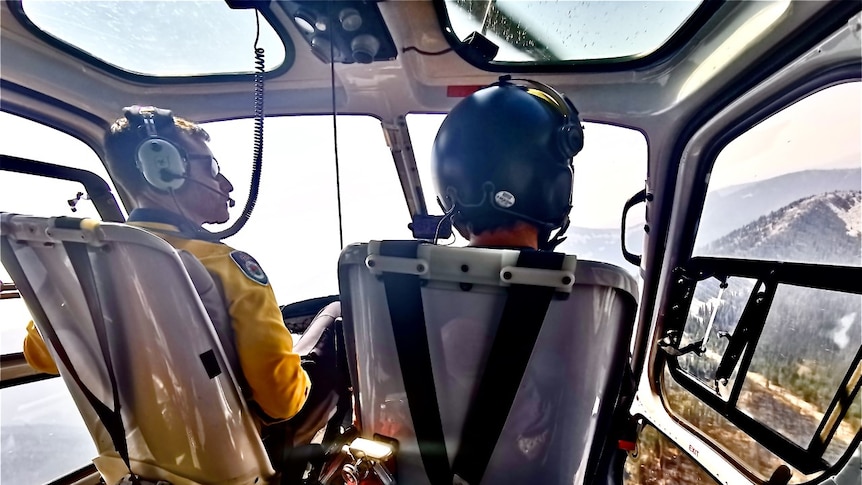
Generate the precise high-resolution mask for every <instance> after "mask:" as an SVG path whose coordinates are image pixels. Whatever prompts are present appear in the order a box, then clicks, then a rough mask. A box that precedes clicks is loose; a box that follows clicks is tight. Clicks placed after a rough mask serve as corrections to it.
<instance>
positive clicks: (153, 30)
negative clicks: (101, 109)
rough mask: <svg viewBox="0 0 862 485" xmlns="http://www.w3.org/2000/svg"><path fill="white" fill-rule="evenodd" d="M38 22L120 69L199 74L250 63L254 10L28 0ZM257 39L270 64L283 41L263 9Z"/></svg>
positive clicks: (198, 3) (195, 1)
mask: <svg viewBox="0 0 862 485" xmlns="http://www.w3.org/2000/svg"><path fill="white" fill-rule="evenodd" d="M22 7H23V10H24V13H25V14H26V15H27V17H28V18H29V19H30V21H31V22H33V24H34V25H35V26H36V27H37V28H39V29H40V30H42V31H44V32H46V33H47V34H49V35H51V36H52V37H54V38H56V39H58V40H60V41H62V42H64V43H66V44H68V45H70V46H72V47H74V48H76V49H80V50H81V51H83V52H84V53H86V54H87V55H90V56H92V57H94V58H96V59H98V60H101V61H104V62H106V63H108V64H110V65H112V66H114V67H117V68H120V69H122V70H124V71H129V72H132V73H137V74H146V75H151V76H203V75H210V74H231V73H249V72H252V71H253V70H254V60H255V59H254V56H253V53H254V52H253V50H252V46H253V45H254V41H255V34H256V27H255V22H256V21H255V11H254V10H252V9H247V10H233V9H231V8H229V7H228V6H227V4H226V3H225V2H214V1H207V0H184V1H181V2H169V1H154V2H153V1H124V2H116V1H113V2H104V1H91V0H63V1H59V0H26V1H24V2H23V3H22ZM259 46H260V47H263V48H264V49H265V52H266V65H267V69H268V70H272V69H273V68H277V67H278V66H280V65H282V63H284V61H285V58H286V50H285V45H284V43H283V42H282V40H281V39H280V38H279V36H278V34H276V32H275V30H273V28H272V27H271V26H270V25H269V23H268V22H267V21H266V20H265V19H264V18H263V17H261V22H260V40H259Z"/></svg>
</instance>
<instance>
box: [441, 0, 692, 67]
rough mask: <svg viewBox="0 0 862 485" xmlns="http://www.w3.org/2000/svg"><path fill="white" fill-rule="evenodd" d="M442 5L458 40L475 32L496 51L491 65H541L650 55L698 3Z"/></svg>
mask: <svg viewBox="0 0 862 485" xmlns="http://www.w3.org/2000/svg"><path fill="white" fill-rule="evenodd" d="M445 5H446V13H447V14H448V15H449V19H448V20H449V22H450V23H451V25H452V29H453V30H454V32H455V35H456V36H457V37H458V39H459V40H464V39H465V38H466V37H467V36H468V35H470V34H471V33H472V32H479V33H481V34H483V35H485V36H486V37H488V38H489V39H490V40H491V41H492V42H494V43H495V44H496V45H497V46H499V47H500V51H499V53H498V54H497V55H496V57H494V58H493V60H494V61H496V62H530V63H541V62H549V61H567V62H568V61H595V60H602V59H615V58H629V57H642V56H644V55H648V54H650V53H652V52H654V51H655V50H657V49H658V48H659V47H661V46H662V45H663V44H664V43H665V42H667V40H668V39H669V38H670V37H671V36H672V35H673V34H674V33H675V32H676V31H677V30H678V29H679V28H680V26H682V24H683V23H685V21H686V20H688V18H689V17H690V16H691V15H692V13H694V11H695V10H696V9H697V7H698V6H700V2H699V1H675V2H670V1H657V2H656V1H652V2H639V1H611V2H606V1H586V2H556V1H531V2H524V1H518V0H496V1H478V2H477V1H473V0H446V4H445Z"/></svg>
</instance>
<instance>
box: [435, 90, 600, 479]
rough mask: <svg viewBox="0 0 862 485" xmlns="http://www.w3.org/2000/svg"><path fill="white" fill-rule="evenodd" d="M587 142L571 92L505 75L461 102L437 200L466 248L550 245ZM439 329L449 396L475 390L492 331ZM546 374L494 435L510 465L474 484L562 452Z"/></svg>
mask: <svg viewBox="0 0 862 485" xmlns="http://www.w3.org/2000/svg"><path fill="white" fill-rule="evenodd" d="M583 143H584V135H583V128H582V127H581V121H580V119H579V117H578V111H577V109H576V108H575V106H574V105H573V104H572V102H571V101H570V100H569V99H568V98H567V97H565V96H564V95H563V94H561V93H559V92H558V91H556V90H555V89H553V88H552V87H550V86H547V85H545V84H542V83H538V82H535V81H530V80H523V79H511V78H509V77H508V76H504V77H502V78H501V79H500V81H499V82H497V83H494V84H492V85H490V86H487V87H485V88H483V89H480V90H479V91H477V92H475V93H474V94H472V95H470V96H468V97H467V98H465V99H464V100H462V101H461V102H460V103H458V104H457V105H456V106H455V107H454V108H453V109H452V110H451V111H450V113H449V115H448V116H447V117H446V119H445V120H444V121H443V124H442V125H441V126H440V130H439V131H438V132H437V137H436V138H435V140H434V144H433V147H432V152H431V170H432V174H433V176H434V184H435V188H436V190H437V194H438V202H439V203H440V205H441V206H442V208H443V210H444V211H445V213H446V214H447V216H448V217H451V218H452V223H453V225H454V226H455V228H456V229H457V230H458V232H460V233H461V235H462V236H464V238H466V239H467V240H468V241H469V245H470V246H477V247H486V248H505V249H520V250H522V251H524V250H525V251H532V250H553V249H554V248H555V247H556V246H557V245H558V244H559V243H560V242H562V240H563V238H562V235H563V233H565V231H566V229H567V228H568V225H569V212H570V211H571V209H572V184H573V175H574V171H573V159H574V157H575V155H577V154H578V152H580V150H581V148H582V147H583ZM555 231H556V232H555ZM552 234H553V237H552ZM441 337H442V340H443V346H442V347H443V349H445V350H444V356H445V357H444V358H445V361H446V363H445V365H444V366H442V367H443V368H445V369H446V371H447V372H448V373H450V379H449V380H448V382H450V383H452V384H450V385H451V386H452V387H453V388H451V389H448V394H449V395H461V396H466V395H471V392H472V387H471V386H472V385H471V383H472V382H477V379H478V378H479V377H480V376H481V369H480V367H481V363H480V361H479V358H480V356H479V355H477V353H476V352H475V350H474V349H473V348H472V344H471V342H475V341H476V340H478V339H487V338H489V336H488V335H487V333H486V328H485V327H484V326H483V325H482V323H481V322H477V321H472V320H470V319H469V318H455V319H453V320H451V321H449V322H447V323H446V324H444V325H443V327H442V329H441ZM477 372H478V374H477ZM548 375H556V373H554V372H545V371H542V369H536V368H532V369H528V371H527V373H526V374H525V375H524V378H523V380H522V381H521V388H520V390H519V391H518V398H517V399H516V400H515V402H514V403H513V405H512V409H511V411H510V412H509V418H508V419H509V421H511V422H512V424H511V425H509V426H507V427H506V428H505V430H504V432H503V434H502V435H501V436H500V437H499V439H498V441H497V443H498V444H497V448H496V449H497V451H496V452H495V453H496V454H495V457H496V458H495V459H496V460H499V461H500V462H501V463H505V464H506V465H505V466H497V467H489V468H488V470H487V473H486V474H485V476H484V479H481V480H480V478H476V477H472V478H474V479H475V481H476V482H477V483H478V482H479V481H481V482H482V483H529V482H532V481H534V480H533V477H535V476H537V475H536V473H537V471H538V470H540V469H541V467H542V466H543V463H545V462H546V461H548V459H549V457H550V456H551V455H552V454H553V453H557V452H560V450H555V449H554V447H553V445H552V442H553V441H554V433H555V431H556V430H555V423H556V422H557V420H558V417H557V416H555V415H554V410H555V409H557V408H558V406H556V405H555V404H553V402H554V401H555V400H556V399H558V398H559V396H560V393H559V389H560V385H561V383H559V382H549V381H551V380H552V379H549V378H547V377H546V376H548ZM447 405H452V406H454V404H452V403H442V406H447ZM464 457H470V458H466V459H467V460H471V461H476V459H475V457H472V456H471V455H466V454H465V455H464ZM459 458H460V456H459ZM457 460H458V459H456V462H457ZM458 465H459V464H458V463H456V464H455V466H458ZM475 465H476V463H468V464H467V467H468V468H469V467H472V466H475ZM478 476H479V477H481V473H480V475H478ZM471 483H472V482H471Z"/></svg>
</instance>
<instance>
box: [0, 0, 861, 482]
mask: <svg viewBox="0 0 862 485" xmlns="http://www.w3.org/2000/svg"><path fill="white" fill-rule="evenodd" d="M0 15H2V16H0V131H2V133H3V136H2V138H0V140H1V141H0V213H2V214H0V215H2V223H0V226H2V231H0V236H2V238H0V239H2V247H0V256H2V261H3V266H2V268H0V283H2V292H1V293H0V311H2V313H0V354H2V355H0V370H2V374H0V406H2V408H0V445H2V446H0V451H2V453H0V482H4V483H10V484H20V485H44V484H49V483H50V484H80V485H91V484H93V485H94V484H98V483H109V484H110V485H115V484H117V483H133V482H134V480H133V478H129V476H132V477H134V476H135V475H138V476H140V478H141V479H145V480H150V482H149V483H157V480H164V483H170V484H174V485H185V484H204V483H221V484H229V483H230V484H234V483H236V484H240V483H291V481H290V480H293V479H294V478H291V479H287V478H286V477H287V476H288V474H287V473H286V472H283V471H282V470H278V469H277V468H278V467H277V466H274V463H273V460H272V457H271V456H267V452H266V451H265V450H264V448H263V445H262V441H261V438H260V436H258V432H257V430H256V425H255V422H254V420H252V419H251V418H250V417H249V416H250V413H253V409H251V408H250V407H249V405H248V402H247V401H248V399H249V396H247V395H244V394H243V389H242V385H241V378H242V376H240V375H237V374H238V373H237V372H236V371H235V368H232V364H231V362H232V359H234V357H232V356H231V355H230V349H229V347H230V344H229V343H225V342H223V341H220V335H221V334H219V331H218V330H217V329H215V327H214V326H213V325H214V323H215V322H213V321H211V317H210V316H209V315H208V314H207V313H206V312H205V311H204V307H203V304H198V303H199V302H200V301H201V300H200V296H199V293H200V291H199V285H198V279H196V277H195V271H198V270H199V269H200V268H197V267H196V266H195V265H196V264H197V263H195V262H192V263H188V262H187V261H184V260H183V259H182V258H184V257H185V256H182V255H181V254H180V253H178V252H177V251H176V250H174V248H172V247H171V246H170V245H169V244H167V243H165V242H164V240H162V239H160V238H159V237H156V236H153V235H152V234H150V233H148V232H147V231H143V230H140V229H137V228H134V227H130V226H129V225H128V224H126V220H127V218H128V217H129V215H130V213H131V211H132V210H133V209H134V208H135V207H134V201H133V197H131V196H130V194H129V193H127V192H126V191H125V189H123V187H122V186H120V185H119V184H118V183H117V182H116V180H114V179H112V177H111V174H110V172H109V170H108V168H107V166H106V156H107V150H108V149H107V147H106V143H105V134H106V132H107V131H109V130H110V127H111V125H112V123H114V121H115V120H116V119H117V118H118V117H120V116H122V115H123V113H124V108H126V107H129V106H134V105H137V106H145V107H149V106H152V107H159V108H163V109H169V110H170V111H171V112H172V113H174V115H176V116H181V117H183V118H186V119H188V120H193V121H194V122H196V123H198V124H199V125H200V126H201V127H202V128H203V129H204V130H206V132H207V133H208V136H209V141H208V144H207V146H208V147H209V148H210V149H211V150H212V153H213V157H212V159H213V163H214V165H213V166H214V167H216V166H217V167H218V170H219V171H220V173H221V174H224V175H225V176H226V177H228V178H229V179H230V180H231V181H232V183H233V185H232V189H233V190H232V192H231V193H230V199H228V200H229V201H230V210H229V214H230V215H229V219H228V220H227V222H226V223H224V224H205V225H204V229H205V230H207V231H209V232H211V233H212V234H214V235H215V236H213V237H215V238H216V239H218V240H223V241H224V243H226V244H228V245H230V246H232V247H234V248H242V250H243V251H248V252H249V253H250V254H253V255H254V258H253V259H251V262H252V263H253V264H252V265H251V266H249V268H250V269H248V271H249V273H246V275H251V276H249V277H250V278H252V277H254V276H255V275H257V276H258V277H259V278H261V281H265V284H271V285H272V288H273V291H274V295H275V298H276V299H277V300H278V304H279V305H280V310H281V313H282V317H283V320H284V323H285V325H286V326H287V328H288V329H289V330H290V332H291V333H292V334H293V335H294V338H295V339H296V340H298V339H300V337H301V335H302V333H303V332H304V331H305V329H306V328H307V327H308V325H309V323H310V322H311V321H312V319H313V318H314V317H315V315H316V314H318V311H319V310H320V309H322V308H324V307H327V305H329V304H332V303H333V302H337V301H340V305H341V309H342V310H343V320H342V319H339V320H338V322H339V327H338V329H339V332H340V333H339V338H342V339H343V341H344V348H343V349H341V351H343V352H344V354H343V358H344V359H345V361H346V362H347V367H348V368H349V378H350V381H351V390H352V395H351V396H348V397H346V398H344V401H343V402H342V401H339V402H340V404H343V405H344V406H343V407H342V408H339V409H341V410H342V411H344V412H343V414H339V417H340V420H339V421H338V422H337V423H335V420H333V423H335V424H333V425H332V426H328V427H327V428H326V430H325V432H324V431H321V433H320V434H319V435H320V436H318V437H317V439H316V441H317V442H321V443H323V444H326V445H327V446H329V448H327V449H325V450H324V452H322V453H321V454H319V455H315V458H313V459H308V458H303V457H300V458H296V457H295V456H294V457H293V458H291V459H292V460H293V462H291V463H294V462H298V463H301V468H302V470H301V471H300V472H299V474H298V475H295V476H296V477H299V478H296V480H300V481H302V482H303V483H308V484H318V483H319V484H327V485H328V484H342V483H350V484H353V483H357V484H359V483H363V484H366V485H368V484H372V483H373V484H378V483H380V484H386V485H388V484H391V483H401V484H420V485H421V484H434V485H437V484H439V483H447V484H448V483H467V484H471V485H478V484H480V483H548V484H555V483H560V484H562V483H566V484H570V483H576V484H582V483H583V484H598V483H602V484H610V483H613V484H661V483H678V484H689V483H691V484H694V483H717V484H734V485H735V484H740V485H742V484H758V485H759V484H773V485H775V484H819V483H824V484H832V485H849V484H858V483H860V480H862V478H860V477H862V464H860V463H862V462H860V460H862V395H860V392H859V390H860V387H862V3H859V2H858V1H835V2H806V1H794V0H765V1H758V2H736V1H723V0H682V1H619V2H617V1H565V2H559V1H549V0H529V1H521V0H406V1H401V0H379V1H375V0H185V1H182V2H172V1H161V0H157V1H144V0H128V1H118V0H104V1H103V0H99V1H93V0H6V1H4V2H2V4H0ZM531 82H536V83H540V84H539V85H540V86H548V87H549V91H547V92H546V95H547V96H549V97H550V98H551V99H552V100H555V99H557V95H559V101H555V103H556V105H558V106H563V105H566V106H567V104H566V103H567V102H566V101H564V99H565V100H570V102H571V105H572V107H573V108H575V110H574V111H571V110H569V109H565V110H563V113H564V116H565V117H566V119H567V120H569V121H572V120H575V121H572V122H573V123H575V122H576V124H577V125H578V126H579V127H580V128H582V130H583V149H582V150H580V152H579V153H577V155H575V156H574V158H573V173H574V175H573V187H572V190H571V194H570V195H571V197H570V202H571V206H572V209H571V213H570V215H569V222H570V224H569V225H568V226H567V230H566V232H565V239H564V240H563V241H562V242H560V244H559V245H558V246H557V247H556V253H552V252H547V253H548V254H557V253H559V256H558V257H557V256H548V255H547V254H545V253H546V252H545V251H536V253H538V254H537V255H536V256H535V257H533V256H529V255H527V256H524V252H519V251H517V250H510V249H489V248H473V247H467V246H468V243H469V241H468V240H466V239H465V238H464V237H462V235H461V234H460V233H459V232H458V230H456V229H457V228H453V227H451V224H450V222H451V221H450V220H449V217H447V216H449V214H447V212H446V210H445V209H444V207H443V204H442V203H441V202H440V200H438V194H437V193H436V190H435V175H434V173H433V171H432V161H431V159H432V157H431V154H432V147H433V146H434V143H435V137H436V136H437V134H438V131H439V130H440V127H441V124H442V123H443V122H444V120H445V119H446V116H447V114H448V113H449V112H450V111H451V110H452V109H453V108H454V107H455V106H457V105H458V103H459V102H461V101H462V100H464V99H466V98H468V97H469V96H471V95H472V94H474V93H475V92H477V91H479V90H480V89H482V88H483V87H485V86H488V85H490V84H493V83H515V84H517V85H519V86H522V87H524V88H525V89H526V86H536V85H535V84H529V83H531ZM554 93H556V94H554ZM486 124H487V126H489V127H490V126H492V125H493V126H499V128H494V129H495V130H498V131H499V136H500V137H501V138H505V137H508V136H511V134H512V133H515V134H517V133H518V132H519V131H523V130H524V129H526V127H525V126H524V125H523V120H521V119H517V118H513V119H508V120H502V121H501V120H495V123H491V122H490V121H488V122H487V123H483V122H480V123H476V125H477V126H479V127H481V126H484V125H486ZM488 129H491V128H488ZM489 151H490V150H489ZM213 170H215V168H214V169H213ZM509 195H511V194H509ZM82 221H84V222H82ZM561 239H562V238H561ZM105 248H110V250H109V249H105ZM549 257H550V258H556V259H554V261H553V262H549V261H547V259H548V258H549ZM531 258H533V259H535V260H531ZM527 260H530V261H527ZM258 263H259V267H258V266H257V264H258ZM237 264H240V263H237ZM549 265H550V266H549ZM261 268H263V269H265V274H264V273H263V269H261ZM244 271H245V270H244ZM258 271H260V272H259V273H258ZM204 273H205V271H204ZM260 274H263V276H260ZM202 278H204V279H205V278H206V275H204V276H202ZM91 280H92V281H91ZM261 281H258V283H260V282H261ZM106 282H108V283H106ZM525 288H526V290H525ZM537 301H542V302H543V303H542V304H541V310H540V312H539V313H538V314H537V313H535V312H534V311H533V310H534V308H538V306H539V304H538V303H536V302H537ZM189 302H191V303H189ZM393 302H406V303H400V304H396V303H393ZM531 312H532V313H531ZM31 320H32V321H33V322H34V325H35V327H37V328H38V330H39V332H40V333H41V334H42V335H43V336H45V338H46V340H49V341H50V348H51V349H52V350H51V352H52V356H53V357H54V360H55V361H58V362H60V366H59V368H60V374H61V376H60V377H59V378H58V377H57V376H55V375H52V374H46V373H43V372H40V371H37V370H35V369H33V368H32V367H30V366H29V365H28V363H27V361H26V359H25V356H24V353H23V352H24V348H23V343H22V342H23V341H24V338H25V335H26V334H27V325H28V322H30V321H31ZM533 320H535V322H537V323H536V324H535V325H529V324H525V323H524V322H532V321H533ZM175 321H187V322H193V323H190V324H189V325H187V326H186V327H177V326H175V325H173V324H172V322H175ZM509 322H513V323H509ZM454 328H457V329H458V330H457V332H456V331H454V330H453V329H454ZM503 328H506V329H507V331H509V332H510V333H511V335H509V336H507V337H506V339H507V340H508V342H507V343H506V344H500V345H498V343H499V341H502V340H504V339H503V337H499V335H501V334H503V333H504V332H503V330H502V329H503ZM100 329H101V330H100ZM118 329H119V330H118ZM405 329H412V330H410V331H406V330H405ZM416 329H419V331H413V330H416ZM498 329H500V330H498ZM105 335H108V336H109V338H107V337H105ZM103 337H104V338H103ZM181 341H182V342H191V343H190V344H189V345H177V342H181ZM192 343H193V344H192ZM503 345H510V347H507V350H506V352H503V351H501V350H499V349H498V347H500V348H503V347H502V346H503ZM57 348H65V351H63V352H60V353H57ZM136 348H138V349H147V351H140V352H135V351H134V349H136ZM518 348H520V349H526V350H521V351H520V354H523V355H521V357H515V358H512V359H511V361H510V359H508V358H506V357H501V355H506V356H508V355H511V354H512V352H513V350H512V349H518ZM130 349H132V350H130ZM60 354H67V355H66V356H65V357H62V356H61V355H60ZM465 356H469V358H468V357H465ZM518 359H521V360H518ZM486 361H487V362H490V363H491V364H487V365H486ZM497 368H499V369H503V370H499V371H497V370H494V371H489V370H488V369H497ZM70 369H74V370H70ZM192 369H194V370H195V372H198V374H195V373H194V372H192ZM201 372H202V373H201ZM506 373H508V374H506ZM480 374H481V376H484V377H483V378H480V377H481V376H480ZM118 376H119V377H118ZM505 376H515V377H514V378H512V379H508V380H511V381H513V383H512V385H508V384H505V383H506V381H507V379H506V378H505ZM120 396H122V398H121V397H120ZM195 399H197V401H196V400H195ZM121 401H122V403H123V409H124V411H123V412H120V403H121ZM144 401H146V402H147V403H151V404H152V403H156V404H153V405H150V404H148V405H143V404H140V403H143V402H144ZM136 403H138V404H140V406H139V407H138V408H136ZM111 420H118V421H119V422H120V426H119V429H120V431H117V429H118V428H117V426H116V423H115V424H113V425H112V424H107V423H108V422H110V421H111ZM178 430H182V432H180V431H178ZM157 436H158V437H159V438H158V439H157V438H155V437H157ZM162 437H163V438H164V440H163V441H162ZM321 440H322V441H321ZM506 446H509V448H506ZM124 447H125V448H128V449H126V450H125V451H122V450H121V448H124ZM465 450H466V451H465ZM190 470H191V471H190ZM201 470H207V473H209V472H211V471H213V470H214V472H213V473H215V475H218V477H215V478H214V475H212V474H210V475H207V474H206V473H204V474H201V475H195V473H197V472H198V471H201ZM186 472H188V473H189V474H186V475H184V473H186ZM127 474H128V475H127ZM290 476H291V477H294V475H290ZM124 480H125V481H124ZM130 480H131V481H130ZM142 483H147V482H142ZM159 483H161V482H159ZM292 483H296V482H292Z"/></svg>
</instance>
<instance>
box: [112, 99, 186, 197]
mask: <svg viewBox="0 0 862 485" xmlns="http://www.w3.org/2000/svg"><path fill="white" fill-rule="evenodd" d="M123 113H124V115H125V116H126V119H127V120H129V124H130V125H131V126H132V127H133V128H134V129H136V130H137V131H138V132H139V133H140V134H141V135H143V136H144V137H145V138H144V139H143V140H142V141H141V142H140V143H139V144H138V146H137V147H136V148H135V166H136V167H137V168H138V171H140V172H141V175H143V176H144V180H146V181H147V183H148V184H150V186H151V187H153V188H154V189H156V190H159V191H161V192H170V191H173V190H177V189H179V188H181V187H182V186H183V185H184V184H185V182H186V176H187V175H188V159H187V157H186V155H185V151H184V150H183V149H181V148H180V147H178V146H177V145H176V144H175V143H174V142H172V141H170V140H168V139H166V138H164V137H162V136H160V135H159V128H161V129H162V130H163V131H164V130H167V129H172V130H173V129H175V128H174V117H173V114H172V113H171V111H170V110H166V109H160V108H155V107H153V106H137V105H135V106H130V107H127V108H123Z"/></svg>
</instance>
